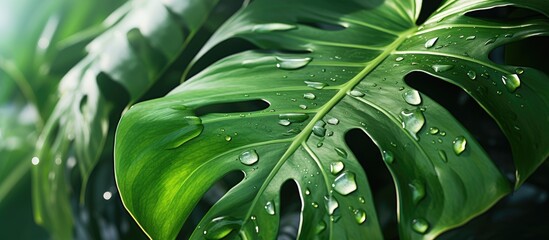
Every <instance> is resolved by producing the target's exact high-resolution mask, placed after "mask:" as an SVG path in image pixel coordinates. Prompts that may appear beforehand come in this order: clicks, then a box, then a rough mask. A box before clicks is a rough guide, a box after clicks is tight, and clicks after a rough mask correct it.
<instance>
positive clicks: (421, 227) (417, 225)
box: [412, 218, 429, 233]
mask: <svg viewBox="0 0 549 240" xmlns="http://www.w3.org/2000/svg"><path fill="white" fill-rule="evenodd" d="M412 229H414V231H416V232H418V233H425V232H427V229H429V223H428V222H427V221H426V220H425V219H423V218H416V219H414V220H412Z"/></svg>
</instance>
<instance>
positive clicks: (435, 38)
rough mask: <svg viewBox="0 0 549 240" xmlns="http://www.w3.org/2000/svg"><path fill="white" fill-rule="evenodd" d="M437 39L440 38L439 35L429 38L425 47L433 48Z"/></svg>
mask: <svg viewBox="0 0 549 240" xmlns="http://www.w3.org/2000/svg"><path fill="white" fill-rule="evenodd" d="M437 40H438V37H434V38H431V39H429V40H427V42H425V48H432V47H433V46H434V45H435V43H436V42H437Z"/></svg>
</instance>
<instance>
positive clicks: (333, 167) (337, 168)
mask: <svg viewBox="0 0 549 240" xmlns="http://www.w3.org/2000/svg"><path fill="white" fill-rule="evenodd" d="M343 168H345V164H343V162H342V161H335V162H332V163H331V164H330V172H331V173H332V174H333V175H337V174H338V173H340V172H341V170H343Z"/></svg>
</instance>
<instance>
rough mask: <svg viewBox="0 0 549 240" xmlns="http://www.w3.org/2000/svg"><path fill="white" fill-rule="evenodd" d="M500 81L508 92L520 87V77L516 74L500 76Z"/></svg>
mask: <svg viewBox="0 0 549 240" xmlns="http://www.w3.org/2000/svg"><path fill="white" fill-rule="evenodd" d="M501 81H502V82H503V84H505V87H507V91H509V92H514V91H515V90H517V88H518V87H520V78H519V77H518V75H516V74H511V75H508V76H505V75H504V76H501Z"/></svg>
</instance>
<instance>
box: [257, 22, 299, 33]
mask: <svg viewBox="0 0 549 240" xmlns="http://www.w3.org/2000/svg"><path fill="white" fill-rule="evenodd" d="M296 28H297V26H295V25H290V24H285V23H266V24H258V25H255V26H254V27H253V28H252V31H253V32H257V33H266V32H272V31H288V30H292V29H296Z"/></svg>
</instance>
